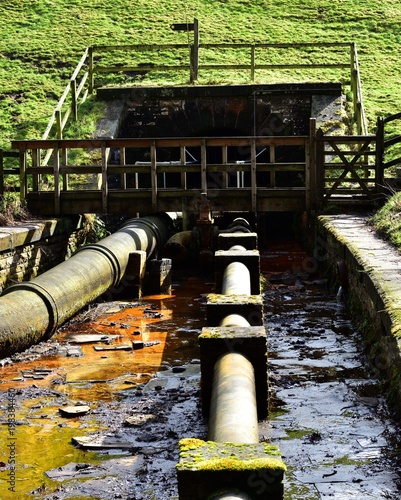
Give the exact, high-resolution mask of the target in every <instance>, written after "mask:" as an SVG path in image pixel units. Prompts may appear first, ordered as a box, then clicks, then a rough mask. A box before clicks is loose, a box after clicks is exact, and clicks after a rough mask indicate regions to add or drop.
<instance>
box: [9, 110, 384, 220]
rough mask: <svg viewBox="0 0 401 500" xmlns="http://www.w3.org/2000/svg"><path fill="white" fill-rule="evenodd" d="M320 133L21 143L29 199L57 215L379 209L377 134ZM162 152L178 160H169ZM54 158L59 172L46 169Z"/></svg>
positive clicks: (25, 197)
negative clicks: (203, 204) (333, 204)
mask: <svg viewBox="0 0 401 500" xmlns="http://www.w3.org/2000/svg"><path fill="white" fill-rule="evenodd" d="M315 127H316V120H315V119H311V120H310V134H309V135H308V136H274V137H260V136H258V137H199V138H193V137H192V138H188V137H183V138H146V139H145V138H143V139H106V140H87V141H82V140H79V141H78V140H63V139H61V140H46V141H43V140H42V141H14V142H13V147H14V148H15V149H17V150H19V158H20V187H21V199H22V200H24V201H25V200H27V201H28V207H30V208H31V209H32V210H33V211H36V212H37V213H41V214H49V215H51V214H53V215H59V214H62V215H63V214H64V215H67V214H73V213H82V212H95V213H101V212H125V213H132V212H134V213H137V212H157V211H181V210H182V206H183V205H182V204H183V203H184V204H189V205H193V203H196V200H198V201H199V199H200V196H201V194H202V193H206V195H207V196H208V198H209V199H212V200H213V206H214V210H216V211H253V212H256V211H297V210H305V209H307V210H308V209H318V208H320V207H321V206H323V204H324V203H325V202H327V201H338V200H342V201H353V202H355V201H358V200H371V201H374V200H375V199H376V198H377V196H378V195H379V194H380V192H381V187H380V183H379V180H380V179H379V175H378V173H377V171H376V164H377V157H378V156H377V155H378V151H380V147H379V148H377V147H376V145H377V137H376V135H369V136H324V135H323V134H322V132H321V131H318V132H317V133H316V130H315ZM160 150H163V152H165V151H166V150H168V152H169V156H170V157H171V158H172V160H171V161H168V162H165V161H160V160H159V156H160V155H159V152H160ZM48 151H51V152H52V153H51V162H52V165H51V166H49V165H44V164H43V163H42V162H41V158H46V157H47V155H48ZM279 151H280V153H278V152H279ZM283 151H285V152H286V154H288V153H289V152H291V151H294V152H295V153H296V154H295V156H294V155H293V156H292V157H291V159H290V157H286V156H285V155H284V157H283V156H281V155H282V152H283ZM239 153H240V154H239ZM238 158H242V159H238ZM89 177H91V178H92V180H95V184H94V185H92V186H89V183H88V181H87V180H88V178H89ZM78 180H79V181H80V184H81V183H82V181H83V182H84V184H85V182H86V186H85V187H86V189H82V187H81V186H80V185H78Z"/></svg>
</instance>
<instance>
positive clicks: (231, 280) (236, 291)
mask: <svg viewBox="0 0 401 500" xmlns="http://www.w3.org/2000/svg"><path fill="white" fill-rule="evenodd" d="M221 293H222V294H223V295H250V294H251V278H250V274H249V269H248V268H247V267H246V265H245V264H242V262H231V264H228V266H227V267H226V268H225V270H224V274H223V283H222V291H221Z"/></svg>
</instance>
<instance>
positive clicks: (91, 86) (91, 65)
mask: <svg viewBox="0 0 401 500" xmlns="http://www.w3.org/2000/svg"><path fill="white" fill-rule="evenodd" d="M88 55H89V93H90V94H93V91H94V90H95V75H94V72H93V69H94V60H93V46H92V47H89V52H88Z"/></svg>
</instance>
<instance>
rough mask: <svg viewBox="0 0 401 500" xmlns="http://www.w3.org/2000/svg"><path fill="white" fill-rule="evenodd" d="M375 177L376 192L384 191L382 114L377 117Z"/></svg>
mask: <svg viewBox="0 0 401 500" xmlns="http://www.w3.org/2000/svg"><path fill="white" fill-rule="evenodd" d="M375 179H376V180H375V188H376V189H375V190H376V193H378V194H379V193H382V192H383V186H384V120H383V118H382V117H380V116H379V117H378V118H377V129H376V157H375Z"/></svg>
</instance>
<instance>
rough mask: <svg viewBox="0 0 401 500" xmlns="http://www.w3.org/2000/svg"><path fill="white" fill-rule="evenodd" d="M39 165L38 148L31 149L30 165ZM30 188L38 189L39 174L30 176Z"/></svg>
mask: <svg viewBox="0 0 401 500" xmlns="http://www.w3.org/2000/svg"><path fill="white" fill-rule="evenodd" d="M39 165H40V149H33V150H32V166H34V167H38V166H39ZM32 189H33V190H34V191H39V175H37V174H36V175H33V176H32Z"/></svg>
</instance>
